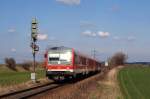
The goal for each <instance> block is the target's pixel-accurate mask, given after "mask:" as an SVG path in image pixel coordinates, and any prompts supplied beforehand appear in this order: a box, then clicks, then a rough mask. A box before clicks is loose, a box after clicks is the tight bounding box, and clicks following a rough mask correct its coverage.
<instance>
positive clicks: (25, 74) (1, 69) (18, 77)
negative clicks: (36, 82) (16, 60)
mask: <svg viewBox="0 0 150 99" xmlns="http://www.w3.org/2000/svg"><path fill="white" fill-rule="evenodd" d="M17 69H18V71H13V70H10V69H9V68H7V67H6V66H4V65H3V66H0V86H2V87H5V86H11V85H16V84H20V83H24V82H27V81H29V80H30V73H31V71H26V70H23V69H22V68H21V67H19V66H18V67H17ZM36 73H37V79H39V78H44V77H45V72H44V70H43V69H42V68H38V69H37V70H36Z"/></svg>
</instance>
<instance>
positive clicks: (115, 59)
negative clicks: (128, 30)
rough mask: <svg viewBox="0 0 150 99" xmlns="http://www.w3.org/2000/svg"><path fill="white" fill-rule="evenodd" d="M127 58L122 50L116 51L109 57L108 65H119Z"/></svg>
mask: <svg viewBox="0 0 150 99" xmlns="http://www.w3.org/2000/svg"><path fill="white" fill-rule="evenodd" d="M126 60H127V55H126V54H124V53H123V52H117V53H116V54H114V55H113V56H112V57H111V58H109V65H110V66H113V67H114V66H119V65H124V63H125V62H126Z"/></svg>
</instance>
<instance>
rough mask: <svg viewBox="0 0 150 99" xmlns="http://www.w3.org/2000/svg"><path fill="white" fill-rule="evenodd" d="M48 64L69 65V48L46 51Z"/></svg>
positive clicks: (70, 57)
mask: <svg viewBox="0 0 150 99" xmlns="http://www.w3.org/2000/svg"><path fill="white" fill-rule="evenodd" d="M48 60H49V64H60V65H61V64H65V65H69V64H71V61H72V52H71V50H65V51H49V53H48Z"/></svg>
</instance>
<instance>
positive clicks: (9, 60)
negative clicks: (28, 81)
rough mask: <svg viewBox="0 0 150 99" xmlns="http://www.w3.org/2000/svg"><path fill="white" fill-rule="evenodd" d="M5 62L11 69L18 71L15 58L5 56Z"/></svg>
mask: <svg viewBox="0 0 150 99" xmlns="http://www.w3.org/2000/svg"><path fill="white" fill-rule="evenodd" d="M5 64H6V66H7V67H8V68H10V69H11V70H14V71H17V69H16V61H15V59H14V58H5Z"/></svg>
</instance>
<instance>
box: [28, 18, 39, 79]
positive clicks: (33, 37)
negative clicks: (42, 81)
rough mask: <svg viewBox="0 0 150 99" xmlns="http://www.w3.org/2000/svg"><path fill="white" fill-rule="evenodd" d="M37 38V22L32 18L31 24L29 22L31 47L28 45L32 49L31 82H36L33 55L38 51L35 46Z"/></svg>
mask: <svg viewBox="0 0 150 99" xmlns="http://www.w3.org/2000/svg"><path fill="white" fill-rule="evenodd" d="M37 36H38V22H37V20H36V18H33V19H32V22H31V45H30V46H31V48H32V54H33V71H32V73H31V80H32V81H33V82H36V73H35V65H36V64H35V54H36V52H37V51H39V46H38V45H37V44H36V42H37Z"/></svg>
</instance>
